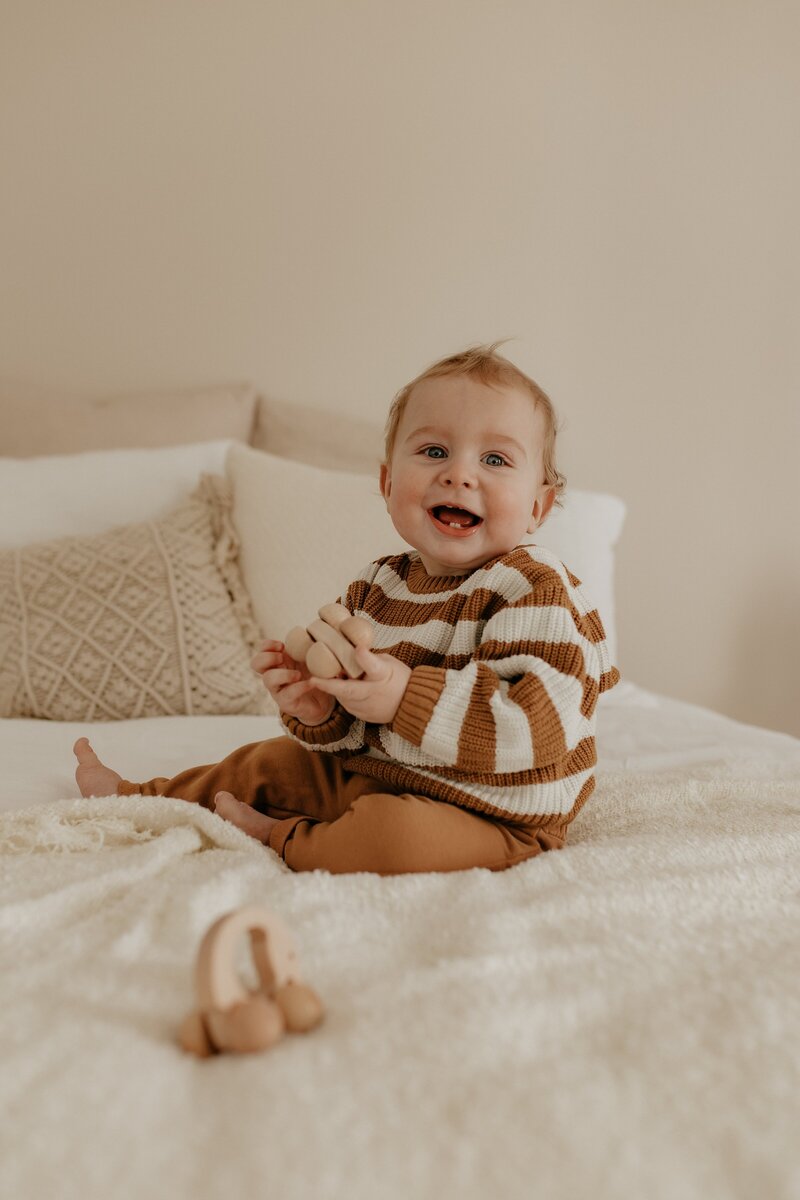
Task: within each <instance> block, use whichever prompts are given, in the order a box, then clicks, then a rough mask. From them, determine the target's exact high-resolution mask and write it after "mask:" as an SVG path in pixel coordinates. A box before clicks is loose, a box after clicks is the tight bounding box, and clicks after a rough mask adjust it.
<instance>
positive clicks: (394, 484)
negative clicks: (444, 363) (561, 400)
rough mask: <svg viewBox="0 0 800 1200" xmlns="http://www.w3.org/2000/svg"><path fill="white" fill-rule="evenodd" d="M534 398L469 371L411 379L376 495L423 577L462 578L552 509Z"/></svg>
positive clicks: (503, 551) (504, 551)
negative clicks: (418, 561) (416, 553)
mask: <svg viewBox="0 0 800 1200" xmlns="http://www.w3.org/2000/svg"><path fill="white" fill-rule="evenodd" d="M542 434H543V419H542V416H541V414H540V413H539V412H537V410H536V407H535V403H534V400H533V397H532V396H530V395H529V394H528V393H527V392H523V391H521V390H517V389H516V388H503V389H501V390H497V389H495V388H493V387H488V386H487V385H486V384H483V383H480V382H479V381H478V380H477V379H472V378H470V377H469V376H463V375H458V376H444V377H441V378H438V379H425V380H423V381H422V383H418V384H417V386H416V387H415V388H414V390H413V392H412V393H411V396H410V397H409V400H408V404H407V406H406V410H405V412H404V413H403V417H402V420H401V422H400V425H399V427H398V430H397V438H396V440H395V444H394V450H393V452H392V460H391V463H389V465H388V467H386V466H384V467H382V468H381V492H382V494H383V496H384V498H385V500H386V507H387V509H388V510H389V514H390V516H391V518H392V521H393V523H394V526H395V528H396V529H397V531H398V533H399V534H400V536H401V537H402V538H404V539H405V540H406V541H407V542H408V543H409V545H411V546H413V547H414V548H415V549H416V550H418V551H419V553H420V558H421V559H422V563H423V566H424V567H425V570H426V571H427V572H428V574H429V575H463V574H466V573H467V572H469V571H473V570H475V568H476V567H479V566H482V564H483V563H485V562H488V560H489V559H490V558H495V557H497V556H498V555H501V554H507V553H508V552H509V551H510V550H513V549H514V547H515V546H516V545H518V544H519V542H520V540H521V539H522V538H523V537H524V535H525V534H526V533H533V531H534V530H535V529H536V527H537V525H540V524H541V522H542V521H543V520H544V518H545V517H546V516H547V513H548V512H549V511H550V508H551V506H552V503H553V500H554V498H555V495H554V493H553V491H552V489H551V488H548V487H547V486H546V485H545V484H544V482H543V480H544V470H543V466H542Z"/></svg>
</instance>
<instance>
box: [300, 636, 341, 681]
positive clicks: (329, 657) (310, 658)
mask: <svg viewBox="0 0 800 1200" xmlns="http://www.w3.org/2000/svg"><path fill="white" fill-rule="evenodd" d="M306 666H307V667H308V669H309V671H310V672H311V674H312V675H316V676H317V678H318V679H335V678H336V676H337V675H338V674H339V672H340V671H341V669H342V664H341V663H340V662H339V660H338V658H337V657H336V655H335V654H334V653H333V651H332V650H329V649H328V647H327V646H326V645H325V644H324V643H323V642H314V644H313V645H312V647H311V649H310V650H309V652H308V654H307V655H306Z"/></svg>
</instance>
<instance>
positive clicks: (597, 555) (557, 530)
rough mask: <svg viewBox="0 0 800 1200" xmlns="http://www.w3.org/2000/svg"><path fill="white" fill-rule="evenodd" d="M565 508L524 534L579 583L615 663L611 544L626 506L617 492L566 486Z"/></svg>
mask: <svg viewBox="0 0 800 1200" xmlns="http://www.w3.org/2000/svg"><path fill="white" fill-rule="evenodd" d="M562 503H563V505H564V507H563V508H555V507H553V508H551V510H550V515H549V517H548V518H547V520H546V521H545V523H544V525H542V526H541V527H540V528H539V529H537V530H536V532H535V533H533V534H529V535H528V536H526V538H525V542H526V543H533V542H535V543H536V545H537V546H544V547H545V549H547V550H552V551H553V553H554V554H557V555H558V557H559V558H560V559H561V561H562V562H563V563H564V565H565V566H567V567H569V569H570V571H571V572H572V574H573V575H577V577H578V579H580V581H581V591H582V592H583V593H584V595H585V596H586V599H587V600H588V601H589V602H590V603H591V604H592V605H594V607H595V608H596V609H597V611H598V612H599V613H600V620H601V621H602V622H603V628H604V629H605V631H606V640H607V641H608V649H609V653H610V655H611V661H612V663H613V664H614V665H615V666H616V665H617V628H616V605H615V602H614V547H615V546H616V544H617V542H618V541H619V537H620V534H621V533H622V526H623V524H624V522H625V514H626V512H627V509H626V507H625V503H624V501H622V500H620V499H619V497H618V496H608V495H605V494H604V493H603V492H581V491H576V490H574V489H572V488H568V489H567V491H566V492H565V493H564V495H563V497H562Z"/></svg>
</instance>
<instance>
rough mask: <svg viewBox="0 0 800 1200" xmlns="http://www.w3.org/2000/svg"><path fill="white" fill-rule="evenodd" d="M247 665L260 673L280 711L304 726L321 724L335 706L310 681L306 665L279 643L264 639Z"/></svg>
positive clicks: (333, 702) (332, 700)
mask: <svg viewBox="0 0 800 1200" xmlns="http://www.w3.org/2000/svg"><path fill="white" fill-rule="evenodd" d="M250 666H251V667H252V668H253V670H254V671H255V673H256V674H257V675H260V676H261V678H262V680H263V683H264V687H265V688H266V689H267V691H268V692H269V694H270V696H272V699H273V700H274V701H275V703H276V704H277V706H278V708H279V709H280V711H281V712H282V713H286V715H287V716H288V717H297V719H298V721H302V722H303V724H304V725H322V723H323V722H324V721H327V720H328V717H329V716H330V715H331V713H332V712H333V710H334V708H335V707H336V700H335V699H334V697H332V696H326V695H325V693H324V692H322V691H320V690H319V689H318V688H317V687H316V686H315V685H314V683H312V682H311V677H310V675H309V673H308V670H307V669H306V667H305V666H304V665H303V664H302V663H297V662H295V660H294V659H293V658H291V657H290V655H288V654H287V653H286V649H285V647H284V644H283V642H264V644H263V645H262V647H261V650H260V651H259V653H258V654H256V655H255V656H254V657H253V658H252V660H251V662H250Z"/></svg>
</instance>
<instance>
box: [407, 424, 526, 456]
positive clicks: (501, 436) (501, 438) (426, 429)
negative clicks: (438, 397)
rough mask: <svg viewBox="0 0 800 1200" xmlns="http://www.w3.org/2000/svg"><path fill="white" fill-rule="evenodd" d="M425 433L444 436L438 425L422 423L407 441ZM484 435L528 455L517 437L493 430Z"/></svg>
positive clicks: (523, 454)
mask: <svg viewBox="0 0 800 1200" xmlns="http://www.w3.org/2000/svg"><path fill="white" fill-rule="evenodd" d="M423 433H425V434H429V435H430V436H432V437H442V436H443V431H442V430H441V429H437V427H436V426H435V425H420V427H419V429H415V430H413V431H412V432H411V433H410V434H409V435H408V437H407V438H406V441H407V442H410V441H412V440H413V439H414V438H418V437H420V435H421V434H423ZM482 437H483V441H485V442H495V443H496V442H507V443H508V445H509V446H515V447H516V448H517V450H519V452H520V454H521V455H522V456H523V458H527V457H528V456H527V454H526V453H525V447H524V446H523V445H522V443H521V442H518V441H517V439H516V438H513V437H510V436H509V435H508V434H507V433H491V432H489V433H485V434H483V435H482Z"/></svg>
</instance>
